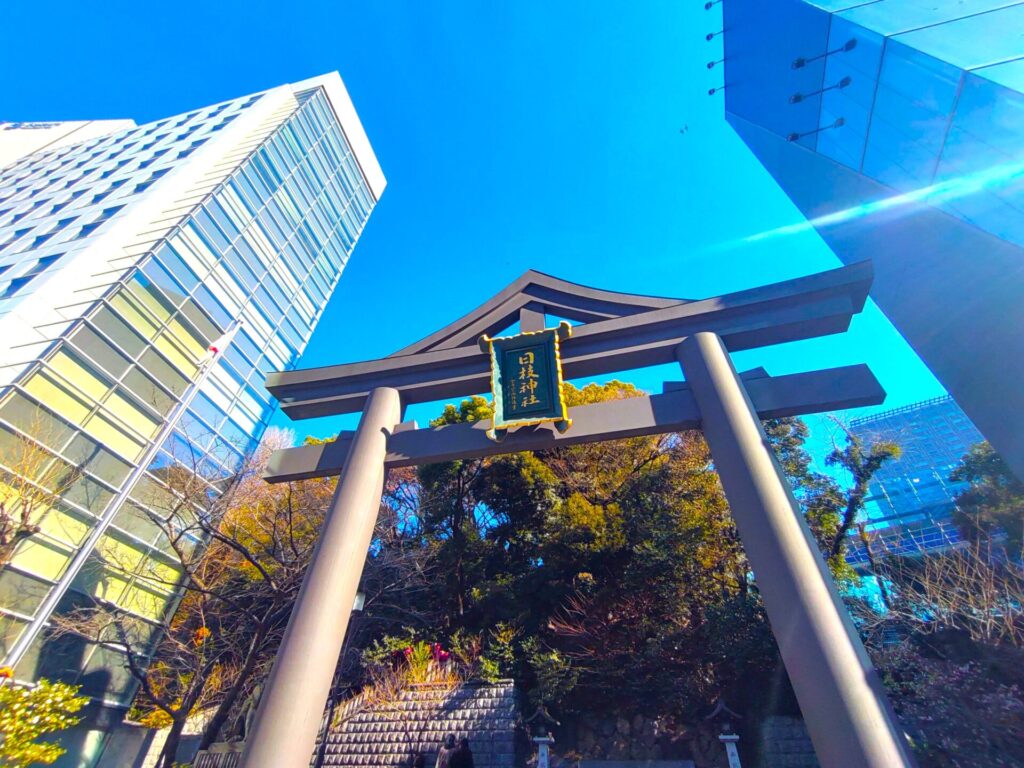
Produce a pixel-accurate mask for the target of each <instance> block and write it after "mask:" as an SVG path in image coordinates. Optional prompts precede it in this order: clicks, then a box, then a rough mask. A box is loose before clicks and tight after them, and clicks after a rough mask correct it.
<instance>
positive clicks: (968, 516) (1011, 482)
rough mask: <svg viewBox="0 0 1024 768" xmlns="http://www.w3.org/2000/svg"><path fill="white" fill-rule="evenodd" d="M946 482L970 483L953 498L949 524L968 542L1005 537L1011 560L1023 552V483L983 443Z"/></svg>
mask: <svg viewBox="0 0 1024 768" xmlns="http://www.w3.org/2000/svg"><path fill="white" fill-rule="evenodd" d="M950 479H951V480H953V481H955V482H967V483H970V487H969V488H967V489H966V490H964V491H962V492H961V493H959V494H957V497H956V510H955V511H954V513H953V520H954V522H956V523H957V525H958V526H959V528H960V530H961V532H962V534H963V535H964V536H965V537H966V538H968V539H970V540H974V541H976V540H979V539H984V538H988V537H990V536H991V535H992V534H994V533H1002V534H1005V536H1006V547H1007V550H1008V551H1009V552H1010V554H1011V556H1013V557H1016V558H1019V557H1020V556H1021V554H1022V551H1024V482H1021V481H1020V480H1019V479H1018V478H1017V477H1016V476H1015V475H1014V474H1013V473H1012V472H1011V471H1010V468H1009V467H1008V466H1007V465H1006V462H1005V461H1004V460H1003V457H1002V456H1000V455H999V454H998V453H996V452H995V450H994V449H993V448H992V446H991V445H989V444H988V443H987V442H985V443H980V444H978V445H976V446H974V447H973V448H972V449H971V450H970V452H969V453H968V454H967V455H966V456H964V457H963V459H962V460H961V462H960V465H959V466H958V467H957V468H956V469H955V470H953V473H952V474H951V475H950Z"/></svg>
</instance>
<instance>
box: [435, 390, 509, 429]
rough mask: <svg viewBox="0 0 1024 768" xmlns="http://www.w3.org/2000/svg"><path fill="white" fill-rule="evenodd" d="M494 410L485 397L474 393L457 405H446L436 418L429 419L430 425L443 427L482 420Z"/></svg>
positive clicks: (489, 416) (488, 416) (487, 417)
mask: <svg viewBox="0 0 1024 768" xmlns="http://www.w3.org/2000/svg"><path fill="white" fill-rule="evenodd" d="M493 413H494V411H493V410H492V408H491V404H490V403H489V402H488V401H487V399H486V398H483V397H480V396H479V395H474V396H473V397H470V398H467V399H465V400H463V401H462V402H461V403H459V407H458V408H456V407H455V406H454V405H451V404H449V405H446V406H445V407H444V412H443V413H442V414H441V415H440V416H438V417H437V418H436V419H433V420H431V422H430V426H432V427H444V426H447V425H448V424H463V423H465V422H467V421H482V420H483V419H489V418H491V415H492V414H493Z"/></svg>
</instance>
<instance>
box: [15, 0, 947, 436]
mask: <svg viewBox="0 0 1024 768" xmlns="http://www.w3.org/2000/svg"><path fill="white" fill-rule="evenodd" d="M720 28H721V15H720V11H719V6H716V7H715V8H714V9H713V10H712V11H705V10H704V9H703V2H701V1H700V0H647V1H645V2H641V3H610V2H605V3H595V2H582V1H580V2H557V3H552V2H532V1H529V2H528V1H527V0H517V2H512V3H480V2H448V1H446V2H423V0H415V1H414V0H409V1H408V2H397V1H393V0H391V1H389V0H382V1H377V2H361V3H356V2H348V3H345V2H340V0H321V1H320V2H307V1H305V0H292V1H291V2H266V1H265V0H248V1H247V2H236V1H235V0H215V1H208V2H205V3H195V2H177V3H173V4H164V3H140V2H137V1H133V2H124V1H123V0H107V1H106V2H104V3H84V2H81V0H45V1H43V0H34V1H33V2H25V0H6V2H4V3H3V4H2V7H0V52H2V58H3V64H2V65H0V120H68V119H87V118H122V117H130V118H133V119H135V120H136V121H137V122H139V123H143V122H148V121H150V120H155V119H157V118H162V117H165V116H168V115H173V114H177V113H181V112H185V111H188V110H190V109H192V108H194V107H199V106H203V105H207V104H212V103H215V102H218V101H221V100H224V99H228V98H232V97H235V96H239V95H242V94H246V93H251V92H254V91H259V90H263V89H266V88H269V87H273V86H275V85H279V84H282V83H285V82H294V81H297V80H301V79H303V78H306V77H310V76H312V75H316V74H320V73H323V72H327V71H331V70H338V71H339V72H340V73H341V76H342V78H343V79H344V80H345V82H346V85H347V87H348V89H349V92H350V93H351V95H352V98H353V101H354V102H355V105H356V109H357V110H358V112H359V114H360V116H361V118H362V121H363V124H364V126H365V127H366V131H367V133H368V135H369V137H370V140H371V142H372V144H373V146H374V148H375V150H376V152H377V155H378V157H379V159H380V162H381V165H382V166H383V168H384V172H385V174H386V176H387V178H388V188H387V190H386V191H385V192H384V195H383V197H382V199H381V201H380V203H379V205H378V206H377V209H376V210H375V211H374V213H373V215H372V216H371V218H370V222H369V224H368V226H367V228H366V231H365V232H364V234H363V238H362V240H361V241H360V243H359V244H358V245H357V247H356V249H355V252H354V254H353V257H352V259H351V261H350V262H349V265H348V267H347V268H346V271H345V273H344V275H343V277H342V279H341V283H340V285H339V288H338V290H337V292H336V293H335V295H334V297H333V299H332V300H331V302H330V304H329V306H328V308H327V311H326V312H325V314H324V316H323V319H322V320H321V322H320V325H319V327H318V329H317V331H316V332H315V334H314V335H313V338H312V341H311V342H310V345H309V347H308V349H307V351H306V354H305V357H304V359H303V361H302V363H301V365H302V367H309V366H315V365H326V364H330V363H337V362H349V361H355V360H362V359H366V358H372V357H382V356H385V355H387V354H389V353H391V352H393V351H395V350H396V349H398V348H400V347H402V346H405V345H406V344H408V343H410V342H412V341H414V340H416V339H418V338H420V337H422V336H425V335H427V334H428V333H430V332H431V331H433V330H435V329H436V328H438V327H440V326H442V325H445V324H447V323H448V322H450V321H451V320H453V319H455V318H456V317H458V316H460V315H461V314H463V313H465V312H466V311H468V310H470V309H472V308H473V307H475V306H476V305H478V304H479V303H481V302H482V301H484V300H486V299H487V298H488V297H490V296H491V295H492V294H494V293H495V292H497V291H498V290H500V289H501V288H503V287H504V286H505V285H506V284H507V283H508V282H510V281H512V280H514V279H515V278H516V277H517V276H518V275H520V274H521V273H522V272H523V271H524V270H526V269H528V268H534V269H539V270H541V271H544V272H549V273H552V274H554V275H557V276H559V277H563V278H566V279H568V280H572V281H576V282H581V283H584V284H588V285H594V286H597V287H603V288H610V289H614V290H620V291H635V292H640V293H653V294H659V295H666V296H678V297H686V298H702V297H705V296H714V295H718V294H722V293H728V292H730V291H734V290H739V289H743V288H748V287H753V286H756V285H759V284H763V283H770V282H774V281H778V280H784V279H787V278H791V277H796V276H799V275H804V274H808V273H810V272H815V271H819V270H824V269H830V268H833V267H837V266H839V265H840V263H839V260H838V259H837V258H836V257H835V256H834V255H833V254H832V253H831V251H830V250H829V249H828V247H827V246H825V245H824V243H822V241H821V240H820V239H819V238H818V236H817V235H816V234H815V233H814V232H813V230H812V231H810V232H802V233H798V234H793V235H791V236H787V237H783V238H769V239H767V240H763V241H756V242H752V243H747V244H743V245H737V244H736V243H738V242H739V241H740V240H742V239H743V238H745V237H748V236H750V235H753V234H756V233H758V232H762V231H765V230H769V229H774V228H776V227H780V226H785V225H790V224H794V223H798V222H801V221H803V217H802V215H801V214H800V212H799V211H798V210H797V209H796V207H795V206H794V205H792V203H790V202H789V200H788V198H786V196H785V195H784V194H783V193H782V192H781V191H780V190H779V189H778V188H777V187H776V185H775V184H774V182H773V181H772V179H771V177H770V176H769V175H768V174H767V173H766V172H765V171H764V170H763V169H762V168H761V166H760V165H759V164H758V163H757V161H756V160H755V159H754V157H753V155H752V154H751V153H750V152H749V151H748V150H747V149H746V147H745V146H744V145H743V144H742V142H741V141H740V140H739V139H738V138H737V136H736V135H735V134H734V133H733V132H732V130H731V129H730V128H729V126H728V125H727V124H726V122H725V120H724V118H723V113H722V99H721V95H718V96H713V97H709V96H708V95H707V91H708V88H710V87H712V86H717V85H720V84H721V82H720V78H721V74H720V70H710V71H709V70H708V69H707V67H706V63H707V62H708V61H709V60H711V59H718V58H720V57H721V43H720V40H721V38H716V39H715V41H713V42H712V43H708V42H706V41H705V40H704V35H705V33H707V32H709V31H717V30H718V29H720ZM736 362H737V366H738V367H739V368H740V369H744V368H749V367H754V366H756V365H764V366H765V367H767V368H768V370H769V372H770V373H773V374H781V373H787V372H796V371H804V370H811V369H815V368H823V367H829V366H835V365H843V364H849V363H858V362H867V363H869V364H870V365H871V367H872V369H873V370H874V371H875V373H876V375H877V376H878V378H879V379H880V380H881V382H882V384H883V386H884V387H885V389H886V390H887V391H888V393H889V398H888V401H887V403H886V405H885V407H893V406H899V405H904V404H907V403H910V402H914V401H916V400H920V399H924V398H928V397H933V396H935V395H939V394H942V393H943V390H942V388H941V386H940V385H939V384H938V382H937V381H936V380H935V379H934V378H933V377H932V376H931V374H930V373H929V372H928V370H927V369H926V368H925V367H924V365H923V364H922V363H921V362H920V361H919V360H918V359H917V357H916V356H915V355H914V353H913V352H912V350H911V349H910V348H909V347H908V346H907V344H906V342H905V341H903V339H902V338H901V337H900V336H899V334H898V333H897V332H896V331H895V330H894V329H893V328H892V326H891V325H890V324H889V323H888V321H886V320H885V318H884V317H883V316H882V314H881V313H880V312H879V311H878V310H877V309H876V308H874V306H873V305H872V306H869V308H868V310H867V311H866V312H865V313H863V314H862V315H861V316H859V317H857V318H855V320H854V323H853V326H852V328H851V330H850V332H849V333H847V334H845V335H840V336H833V337H829V338H825V339H817V340H812V341H806V342H800V343H797V344H790V345H783V346H780V347H775V348H771V349H762V350H755V351H752V352H747V353H742V354H738V355H736ZM621 378H625V379H628V380H632V381H634V382H635V383H637V384H638V385H640V386H643V387H645V388H647V389H650V390H653V391H660V382H661V381H662V380H664V379H665V378H676V379H677V378H679V373H678V370H672V369H671V368H664V369H648V370H646V371H643V372H637V373H635V374H629V375H626V376H623V377H621ZM439 407H440V406H439V405H438V404H433V405H427V406H419V407H416V408H414V409H411V411H410V416H411V417H413V418H417V419H418V420H419V421H420V422H421V423H424V422H425V421H426V420H428V419H429V418H430V417H431V416H432V415H435V414H436V413H437V412H438V410H439ZM876 410H877V409H876ZM287 422H288V420H287V419H286V418H285V417H283V416H282V415H281V414H278V416H277V417H276V418H275V423H278V424H282V425H286V424H287ZM352 423H353V420H352V418H351V417H342V418H337V419H331V420H318V421H316V422H307V423H305V424H296V425H294V426H296V428H297V431H298V432H299V434H300V436H301V435H302V434H306V433H316V434H321V435H326V434H329V433H330V432H331V431H333V430H336V429H338V428H342V427H350V426H351V425H352Z"/></svg>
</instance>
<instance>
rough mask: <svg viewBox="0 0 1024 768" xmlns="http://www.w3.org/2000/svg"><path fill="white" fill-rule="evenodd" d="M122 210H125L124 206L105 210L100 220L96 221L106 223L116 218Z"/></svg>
mask: <svg viewBox="0 0 1024 768" xmlns="http://www.w3.org/2000/svg"><path fill="white" fill-rule="evenodd" d="M122 208H124V206H123V205H115V206H114V207H113V208H104V209H103V213H101V214H100V215H99V218H97V219H96V222H101V221H106V220H107V219H109V218H111V217H112V216H114V215H115V214H116V213H117V212H118V211H120V210H121V209H122Z"/></svg>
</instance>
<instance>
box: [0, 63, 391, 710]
mask: <svg viewBox="0 0 1024 768" xmlns="http://www.w3.org/2000/svg"><path fill="white" fill-rule="evenodd" d="M0 161H3V162H5V163H6V165H4V166H3V167H2V168H0V387H2V389H0V461H2V462H3V464H4V466H3V469H2V471H3V475H2V479H3V481H4V482H3V486H2V488H0V490H3V491H4V492H5V499H6V501H7V502H12V499H13V498H14V497H15V496H17V493H18V488H20V487H23V485H24V481H23V480H21V481H19V480H16V479H15V478H17V477H24V475H25V473H26V472H27V471H29V470H27V469H26V467H25V466H22V465H19V461H21V459H20V458H19V457H23V456H24V454H25V451H26V446H28V447H29V448H30V449H31V450H33V451H34V454H33V455H34V456H37V457H39V456H41V457H43V458H42V459H41V460H38V461H37V460H34V461H33V466H32V467H31V468H30V469H31V471H32V472H33V473H35V477H34V478H33V479H34V480H40V481H41V482H44V483H51V484H54V485H60V484H62V483H63V485H61V487H60V494H59V499H57V500H55V501H54V502H53V503H52V504H47V505H46V507H45V508H40V509H38V510H36V511H35V512H34V515H33V516H34V518H35V519H36V520H38V521H39V524H40V526H41V530H40V532H39V533H37V534H35V535H32V536H30V537H28V538H26V539H25V540H23V541H21V542H20V543H19V544H18V545H17V548H16V549H15V550H14V552H13V556H12V557H11V559H10V562H9V564H8V565H7V566H6V567H4V568H2V570H0V658H3V657H5V658H6V660H7V663H8V664H11V665H13V666H14V668H15V674H16V677H17V678H18V679H21V680H26V681H30V680H34V679H37V678H39V677H44V676H45V677H48V678H50V679H61V680H66V681H69V682H72V683H78V684H80V685H82V686H83V692H84V693H87V694H88V695H90V696H91V697H93V698H94V699H95V700H96V701H97V702H102V703H103V704H104V705H106V706H108V707H111V708H115V709H116V708H124V707H126V706H127V705H128V704H129V702H130V700H131V698H132V696H133V694H134V690H135V686H134V684H133V681H132V679H131V678H130V676H129V675H128V673H127V672H126V670H125V665H124V663H123V658H122V657H121V656H120V652H119V651H118V650H117V649H116V648H114V647H112V646H111V647H106V646H104V645H89V644H88V643H86V642H85V641H84V640H82V641H80V640H77V639H76V638H74V637H61V638H54V637H52V636H51V633H50V632H49V631H48V624H49V619H50V616H49V613H50V609H51V608H53V609H55V610H56V611H57V612H65V611H69V610H72V609H74V608H75V607H76V606H80V605H83V604H87V603H89V602H90V601H92V600H101V601H106V602H107V603H109V604H112V605H115V606H118V607H119V608H121V609H123V610H125V611H129V612H131V613H132V614H134V615H135V616H136V617H137V619H138V626H140V627H141V628H142V631H141V635H142V637H141V639H142V640H143V641H145V640H146V636H147V634H148V635H149V636H151V637H152V638H153V639H154V640H155V638H156V637H157V635H158V633H159V631H160V627H161V624H162V623H163V622H164V621H165V620H166V619H167V618H168V613H169V611H171V610H173V603H174V589H173V587H172V586H171V585H172V584H173V582H174V580H175V575H176V570H175V562H176V561H175V558H174V555H173V552H172V551H171V548H170V547H169V546H168V543H167V541H166V540H165V539H162V537H161V534H160V531H159V529H158V528H157V527H155V526H154V525H153V524H152V522H151V520H150V517H149V515H148V514H147V512H146V510H147V509H149V510H151V511H152V510H153V509H154V508H155V506H156V505H159V503H160V500H161V499H163V498H165V497H166V496H167V494H168V489H167V488H166V487H165V483H164V480H163V479H162V478H166V477H167V476H168V468H169V467H173V466H174V465H175V464H176V463H177V464H183V465H184V466H185V467H186V469H188V470H190V471H196V473H197V474H198V475H199V476H201V477H202V478H203V479H204V481H205V482H206V483H208V495H209V496H210V497H211V498H213V497H215V496H216V495H217V493H218V492H219V491H220V490H221V489H222V488H223V484H224V482H225V481H226V480H228V479H229V478H231V477H232V476H233V475H234V474H235V473H236V472H237V471H238V469H239V467H240V465H241V464H242V462H243V460H244V458H245V456H246V454H247V453H248V452H249V451H250V450H251V448H252V447H253V446H254V445H255V443H256V442H257V441H258V440H259V438H260V436H261V434H262V433H263V431H264V428H265V427H266V425H267V421H268V419H269V418H270V416H271V414H272V411H273V408H274V405H273V403H272V401H271V398H270V396H269V395H268V394H267V392H266V391H265V389H264V388H263V378H264V376H265V374H266V373H267V372H268V371H279V370H286V369H289V368H291V367H293V366H294V364H295V362H296V361H297V359H298V357H299V355H300V354H301V353H302V351H303V348H304V347H305V345H306V343H307V341H308V340H309V337H310V335H311V333H312V331H313V329H314V327H315V326H316V324H317V321H318V319H319V318H320V316H321V313H322V312H323V309H324V307H325V305H326V303H327V301H328V299H329V297H330V296H331V292H332V291H333V290H334V287H335V285H336V284H337V282H338V279H339V277H340V276H341V273H342V270H343V269H344V267H345V264H346V262H347V260H348V258H349V255H350V254H351V252H352V249H353V247H354V246H355V243H356V241H357V239H358V238H359V236H360V233H361V232H362V230H363V227H364V226H365V224H366V222H367V219H368V217H369V215H370V212H371V211H372V209H373V207H374V205H375V203H376V201H377V200H378V198H379V197H380V194H381V192H382V191H383V189H384V185H385V181H384V177H383V175H382V173H381V169H380V167H379V165H378V163H377V160H376V158H375V156H374V153H373V151H372V149H371V147H370V144H369V141H368V139H367V137H366V134H365V133H364V131H363V128H362V125H361V124H360V121H359V119H358V117H357V115H356V113H355V110H354V108H353V105H352V103H351V101H350V99H349V97H348V94H347V92H346V90H345V87H344V85H343V84H342V82H341V79H340V78H339V77H338V75H337V74H330V75H325V76H322V77H317V78H313V79H311V80H306V81H303V82H300V83H295V84H291V85H285V86H281V87H278V88H273V89H271V90H268V91H265V92H262V93H258V94H255V95H251V96H246V97H242V98H238V99H234V100H232V101H227V102H224V103H221V104H217V105H214V106H210V107H206V108H202V109H196V110H194V111H192V112H189V113H187V114H183V115H178V116H176V117H170V118H167V119H164V120H160V121H157V122H154V123H151V124H148V125H142V126H138V127H135V126H134V124H132V123H130V122H127V123H126V122H123V121H121V122H105V123H73V124H64V123H58V124H18V123H15V124H10V123H8V124H0ZM218 340H220V342H223V341H225V340H227V344H226V346H225V348H224V349H223V350H222V351H221V353H220V354H219V355H218V357H217V358H216V360H215V361H214V362H213V363H212V364H209V363H208V362H207V360H208V348H209V347H210V346H211V345H212V344H218ZM221 345H222V346H223V344H221ZM183 401H184V403H185V404H187V408H183V407H182V405H181V404H182V402H183ZM169 414H175V415H174V426H173V429H171V430H170V431H169V432H168V429H169V427H168V426H166V425H165V421H166V420H167V419H168V418H169ZM155 442H159V445H155V444H154V443H155ZM36 464H38V466H36ZM140 464H144V466H140ZM44 465H45V466H44ZM143 569H145V571H147V572H160V573H164V574H166V577H167V579H166V580H167V582H168V587H167V588H166V589H157V588H155V587H154V586H153V580H152V579H149V580H140V579H139V578H137V576H138V574H139V573H141V572H143Z"/></svg>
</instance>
